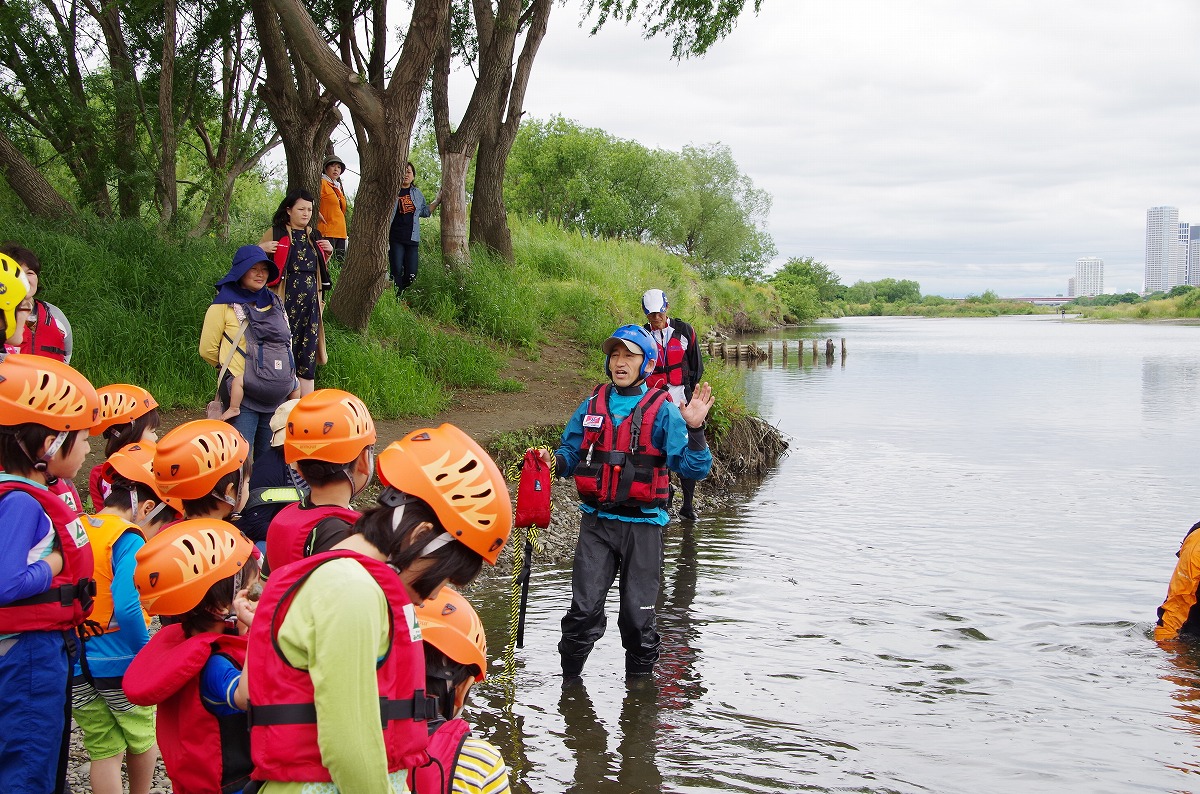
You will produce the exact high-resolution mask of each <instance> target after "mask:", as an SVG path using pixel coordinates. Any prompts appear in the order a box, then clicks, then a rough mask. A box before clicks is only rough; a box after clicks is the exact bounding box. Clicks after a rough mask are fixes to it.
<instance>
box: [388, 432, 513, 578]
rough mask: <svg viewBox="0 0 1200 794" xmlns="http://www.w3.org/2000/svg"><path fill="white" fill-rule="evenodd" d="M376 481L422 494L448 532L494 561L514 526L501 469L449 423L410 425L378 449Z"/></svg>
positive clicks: (481, 448) (419, 497)
mask: <svg viewBox="0 0 1200 794" xmlns="http://www.w3.org/2000/svg"><path fill="white" fill-rule="evenodd" d="M376 469H377V471H378V473H379V479H380V481H381V482H382V483H383V484H384V485H385V486H388V487H391V488H395V489H396V490H397V491H402V492H404V493H406V494H410V495H412V496H415V497H417V498H418V499H421V500H422V501H424V502H425V503H426V504H428V505H429V506H430V508H432V509H433V512H434V513H436V514H437V517H438V521H440V522H441V524H442V527H443V528H444V529H445V530H446V532H448V533H450V535H451V536H452V537H453V538H454V539H455V540H458V541H460V542H461V543H464V544H466V545H467V546H468V547H470V548H471V549H474V550H475V551H477V552H478V553H479V555H480V556H482V557H483V558H484V559H485V560H487V561H488V562H489V563H490V564H492V565H495V564H496V560H497V559H499V557H500V552H501V551H502V550H503V549H504V544H505V543H507V542H508V535H509V533H510V532H511V531H512V500H511V499H510V498H509V495H508V486H507V485H506V484H505V482H504V475H502V474H501V473H500V469H499V468H498V467H497V466H496V463H495V462H494V461H493V460H492V459H491V456H489V455H488V454H487V453H486V452H484V451H483V447H481V446H479V444H477V443H475V440H474V439H472V438H471V437H470V436H468V435H467V434H466V433H464V432H463V431H461V430H459V429H458V428H457V427H455V426H454V425H451V424H444V425H442V426H441V427H438V428H425V429H422V430H414V431H413V432H411V433H409V434H408V435H407V436H405V437H404V438H402V439H400V440H399V441H393V442H392V443H391V444H389V445H388V446H387V449H385V450H383V452H380V453H379V462H378V464H377V465H376Z"/></svg>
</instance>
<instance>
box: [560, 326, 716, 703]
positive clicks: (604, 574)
mask: <svg viewBox="0 0 1200 794" xmlns="http://www.w3.org/2000/svg"><path fill="white" fill-rule="evenodd" d="M657 353H658V349H657V346H656V345H655V344H654V340H653V339H651V338H650V334H649V333H648V332H647V331H646V330H645V329H644V328H642V327H640V326H637V325H623V326H621V327H620V328H618V329H617V330H616V331H614V332H613V335H612V336H611V337H609V338H608V339H607V340H605V342H604V354H605V355H606V356H607V360H606V369H607V371H608V376H609V379H610V380H611V383H603V384H600V385H599V386H597V387H596V389H595V391H593V392H592V396H591V397H589V398H588V399H586V400H584V401H583V404H582V405H580V406H579V408H578V409H577V410H576V411H575V413H574V415H573V416H572V417H571V419H570V421H569V422H567V426H566V428H565V429H564V430H563V434H562V441H561V443H560V444H559V447H558V449H557V450H556V451H555V453H554V456H553V458H551V455H550V451H549V450H542V456H543V460H545V461H546V463H547V464H551V463H552V464H553V466H554V473H555V474H556V475H557V476H559V477H569V476H571V475H574V477H575V486H576V488H577V489H578V490H579V496H580V499H581V500H582V503H581V504H580V506H579V509H580V510H581V511H582V512H583V518H582V519H581V521H580V527H579V542H578V545H577V546H576V547H575V562H574V567H573V570H572V573H571V608H570V609H569V610H568V611H567V614H566V616H565V617H564V618H563V620H562V640H561V641H560V642H559V644H558V653H559V657H560V659H561V661H562V671H563V680H564V683H569V682H571V681H573V680H575V679H578V678H579V676H580V673H581V672H582V671H583V665H584V663H585V662H586V661H587V657H588V654H589V653H591V651H592V647H593V646H594V645H595V644H596V641H597V640H599V639H600V638H601V637H602V636H604V629H605V626H606V625H607V618H606V616H605V614H604V601H605V598H606V597H607V595H608V589H609V588H610V587H612V583H613V580H614V579H615V578H616V577H617V576H618V575H619V576H620V592H621V611H620V615H619V617H618V618H617V625H618V627H619V628H620V630H621V642H622V644H623V645H624V647H625V673H626V675H627V676H645V675H650V674H651V673H652V671H653V668H654V663H655V662H656V661H657V660H658V646H659V637H658V632H657V631H656V630H655V627H654V624H655V616H654V606H655V603H656V602H657V600H658V588H659V583H660V579H661V577H662V564H663V541H662V529H663V527H664V526H665V525H666V523H667V521H668V517H667V512H666V510H665V509H664V508H665V507H666V505H667V501H668V497H669V493H670V491H669V489H670V472H672V471H674V472H678V473H679V475H680V476H681V477H690V478H692V479H696V480H701V479H704V477H706V476H707V475H708V470H709V468H711V466H712V454H711V453H710V452H709V451H708V442H707V440H706V439H705V437H704V420H705V417H707V416H708V411H709V409H710V408H711V407H712V404H713V398H712V388H711V387H710V386H709V385H708V384H707V383H706V384H704V385H703V386H702V387H700V389H699V390H698V391H697V392H696V393H695V395H694V396H693V399H692V401H691V402H689V403H688V404H687V405H685V406H682V407H678V406H676V405H675V404H674V403H672V402H671V401H670V400H668V399H667V393H666V392H664V391H662V390H660V389H648V388H647V386H646V382H645V381H646V377H647V376H648V375H649V374H650V373H651V372H653V371H654V362H655V356H656V355H657Z"/></svg>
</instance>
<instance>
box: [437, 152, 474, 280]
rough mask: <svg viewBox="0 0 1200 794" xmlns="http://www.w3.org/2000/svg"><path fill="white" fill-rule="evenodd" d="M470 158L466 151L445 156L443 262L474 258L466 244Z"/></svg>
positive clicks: (443, 157) (443, 165)
mask: <svg viewBox="0 0 1200 794" xmlns="http://www.w3.org/2000/svg"><path fill="white" fill-rule="evenodd" d="M470 166H471V155H470V154H464V153H463V152H445V153H444V154H442V192H441V197H442V198H441V203H440V204H439V205H438V211H439V212H440V213H441V230H442V260H443V261H444V262H446V263H448V264H449V263H451V262H465V261H467V260H469V259H470V258H471V250H470V247H469V246H468V245H467V187H466V186H467V169H468V168H470Z"/></svg>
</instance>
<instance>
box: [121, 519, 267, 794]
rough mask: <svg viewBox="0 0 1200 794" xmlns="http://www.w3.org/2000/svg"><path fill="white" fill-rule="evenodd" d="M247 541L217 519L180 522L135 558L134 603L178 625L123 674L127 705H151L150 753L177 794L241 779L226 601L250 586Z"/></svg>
mask: <svg viewBox="0 0 1200 794" xmlns="http://www.w3.org/2000/svg"><path fill="white" fill-rule="evenodd" d="M253 550H254V544H252V543H251V542H250V541H249V540H248V539H247V538H246V536H245V535H243V534H242V533H241V532H239V531H238V529H237V527H235V526H233V525H232V524H228V523H226V522H224V521H217V520H214V519H210V518H197V519H190V520H187V521H180V522H178V523H176V524H172V525H171V526H169V527H167V528H166V529H164V530H163V531H162V532H160V533H158V534H157V535H155V536H154V537H153V538H151V539H150V540H149V541H147V542H146V545H145V546H144V547H143V548H142V550H141V551H139V552H138V554H137V570H136V573H135V575H134V577H135V581H136V583H137V589H138V593H139V594H140V595H141V599H142V606H143V607H145V608H146V611H147V612H149V613H150V614H152V615H174V616H178V617H179V618H180V620H179V622H177V623H172V624H170V625H166V626H163V627H162V628H161V629H159V631H158V633H156V634H155V635H154V636H153V637H152V638H151V639H150V642H149V643H148V644H147V645H146V647H145V648H143V649H142V650H141V652H140V653H139V654H138V655H137V657H135V658H134V660H133V663H132V664H130V665H129V670H128V672H127V673H126V675H125V692H126V694H127V695H128V696H129V700H130V701H132V702H134V703H137V704H139V705H143V706H150V705H157V706H158V746H159V748H160V749H161V750H162V758H163V764H164V766H166V768H167V776H168V777H170V778H171V785H172V787H173V788H174V790H175V792H176V794H214V793H215V792H222V794H236V792H240V791H241V790H242V788H243V787H244V786H245V785H246V784H247V783H248V782H249V780H250V770H251V768H252V767H251V761H250V736H249V733H248V731H247V727H246V701H245V698H244V697H241V696H239V695H238V694H237V692H238V683H239V681H240V679H241V677H242V667H243V665H244V664H245V660H246V637H245V636H243V635H242V634H240V633H239V626H240V630H241V631H244V630H245V628H246V627H245V625H244V624H238V622H237V620H236V618H235V617H234V616H233V612H232V609H233V599H234V594H235V593H237V592H239V591H241V590H244V589H246V587H247V585H248V584H249V583H251V582H252V581H254V580H256V579H257V576H258V569H257V565H256V564H255V563H254V560H253V557H252V554H253Z"/></svg>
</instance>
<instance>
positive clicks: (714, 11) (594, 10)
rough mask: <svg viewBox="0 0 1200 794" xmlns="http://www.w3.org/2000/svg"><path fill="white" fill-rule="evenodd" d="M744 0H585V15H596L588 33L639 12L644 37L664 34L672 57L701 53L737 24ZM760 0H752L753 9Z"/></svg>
mask: <svg viewBox="0 0 1200 794" xmlns="http://www.w3.org/2000/svg"><path fill="white" fill-rule="evenodd" d="M745 6H746V0H720V2H717V3H712V2H708V0H705V2H696V0H658V2H656V3H644V4H640V3H639V2H638V0H588V1H587V5H586V6H585V8H584V14H585V16H591V15H593V14H595V15H596V17H597V19H596V24H595V26H593V28H592V33H596V31H598V30H600V28H602V27H604V25H605V23H607V22H608V21H609V20H610V19H617V20H621V21H623V22H626V23H629V22H632V21H633V19H634V17H636V16H638V12H639V11H640V12H641V19H642V29H643V31H644V32H645V34H646V38H650V37H652V36H659V35H662V36H666V37H667V38H668V39H669V40H670V42H671V55H672V57H674V58H676V59H680V58H686V57H688V56H691V55H703V54H704V53H706V52H708V49H709V48H710V47H712V46H713V45H714V44H716V43H717V42H718V41H720V40H721V39H722V38H724V37H725V36H727V35H728V34H729V33H730V31H732V30H733V26H734V25H736V24H737V18H738V16H739V15H740V14H741V13H742V9H743V8H745ZM761 7H762V0H754V12H755V13H758V10H759V9H760V8H761Z"/></svg>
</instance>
